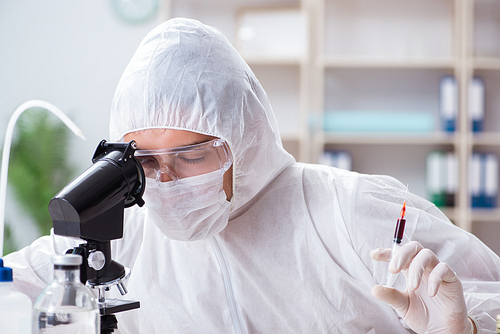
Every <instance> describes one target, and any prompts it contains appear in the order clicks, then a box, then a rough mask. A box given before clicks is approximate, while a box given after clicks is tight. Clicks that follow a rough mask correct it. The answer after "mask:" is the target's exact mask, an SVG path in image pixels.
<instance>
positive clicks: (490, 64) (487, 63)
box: [473, 57, 500, 70]
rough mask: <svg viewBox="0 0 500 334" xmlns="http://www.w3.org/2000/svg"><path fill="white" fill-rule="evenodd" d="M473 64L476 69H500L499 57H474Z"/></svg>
mask: <svg viewBox="0 0 500 334" xmlns="http://www.w3.org/2000/svg"><path fill="white" fill-rule="evenodd" d="M473 66H474V69H477V70H500V57H475V58H474V61H473Z"/></svg>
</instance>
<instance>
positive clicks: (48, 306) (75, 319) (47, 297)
mask: <svg viewBox="0 0 500 334" xmlns="http://www.w3.org/2000/svg"><path fill="white" fill-rule="evenodd" d="M52 263H53V264H54V280H53V281H52V283H51V284H49V286H47V287H46V288H45V290H43V291H42V293H41V294H40V295H39V296H38V298H37V300H36V301H35V304H34V305H33V334H38V333H40V334H42V333H43V334H63V333H64V334H100V316H99V307H98V304H97V302H96V300H95V298H94V295H93V294H92V292H91V291H90V289H89V288H87V287H86V286H85V285H83V284H82V283H81V282H80V264H81V263H82V257H81V256H80V255H73V254H69V255H58V256H53V257H52Z"/></svg>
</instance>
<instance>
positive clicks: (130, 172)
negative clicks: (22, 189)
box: [49, 140, 146, 334]
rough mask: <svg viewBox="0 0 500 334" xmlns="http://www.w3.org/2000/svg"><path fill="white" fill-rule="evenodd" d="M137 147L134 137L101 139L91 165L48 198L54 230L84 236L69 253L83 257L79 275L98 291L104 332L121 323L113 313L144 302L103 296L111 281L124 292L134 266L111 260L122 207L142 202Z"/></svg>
mask: <svg viewBox="0 0 500 334" xmlns="http://www.w3.org/2000/svg"><path fill="white" fill-rule="evenodd" d="M136 148H137V145H136V143H135V142H134V141H131V142H129V143H108V142H106V141H105V140H102V141H101V142H100V143H99V145H98V147H97V149H96V151H95V153H94V156H93V158H92V163H93V165H92V166H90V167H89V168H88V169H87V170H85V171H84V172H83V173H82V174H80V176H78V177H77V178H76V179H75V180H73V181H72V182H70V183H69V184H68V185H67V186H66V187H64V189H62V190H61V191H60V192H59V193H58V194H57V195H56V196H55V197H54V198H52V200H51V201H50V203H49V213H50V216H51V218H52V221H53V226H54V233H55V234H57V235H61V236H71V237H78V238H81V239H83V240H85V241H86V242H85V243H82V244H80V245H79V246H78V247H75V248H73V249H70V250H68V251H67V253H70V254H79V255H81V256H82V257H83V263H82V265H81V267H80V280H81V282H82V283H83V284H86V285H87V286H89V287H90V288H93V289H96V290H97V291H98V296H99V308H100V314H101V333H102V334H108V333H112V332H113V331H114V330H115V329H117V328H118V324H117V323H118V322H117V320H116V317H115V315H114V314H115V313H118V312H122V311H127V310H132V309H136V308H139V307H140V305H139V302H138V301H128V300H121V299H106V297H105V292H106V291H109V290H110V288H111V287H112V286H116V287H117V288H118V290H119V292H120V294H121V295H122V296H123V295H125V294H126V293H127V290H126V288H125V286H124V285H123V282H124V280H126V279H127V278H128V277H129V276H130V269H128V268H126V267H124V266H123V265H121V264H120V263H117V262H115V261H114V260H112V257H111V240H115V239H120V238H122V237H123V216H124V209H125V208H128V207H131V206H133V205H135V204H137V205H139V206H142V205H144V200H143V199H142V195H143V194H144V190H145V186H146V179H145V174H144V171H143V169H142V166H141V164H140V163H139V162H138V161H137V159H136V158H135V157H134V152H135V150H136Z"/></svg>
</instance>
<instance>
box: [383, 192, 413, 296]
mask: <svg viewBox="0 0 500 334" xmlns="http://www.w3.org/2000/svg"><path fill="white" fill-rule="evenodd" d="M406 193H408V186H406ZM405 213H406V194H405V201H404V203H403V208H401V214H400V216H399V219H398V221H397V222H396V230H395V231H394V239H393V241H392V253H391V259H392V257H394V254H396V252H397V251H398V249H399V248H401V243H402V241H403V234H404V232H405V225H406V219H405ZM397 277H398V275H397V274H393V273H391V272H390V271H388V272H387V284H386V287H389V288H392V287H393V285H394V282H396V278H397Z"/></svg>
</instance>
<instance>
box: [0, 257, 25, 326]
mask: <svg viewBox="0 0 500 334" xmlns="http://www.w3.org/2000/svg"><path fill="white" fill-rule="evenodd" d="M11 286H12V269H11V268H7V267H4V266H3V260H2V259H0V332H1V333H9V334H26V333H28V334H29V333H31V326H30V323H31V322H30V320H31V299H29V297H28V296H26V295H25V294H23V293H21V292H18V291H14V290H12V289H11Z"/></svg>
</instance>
